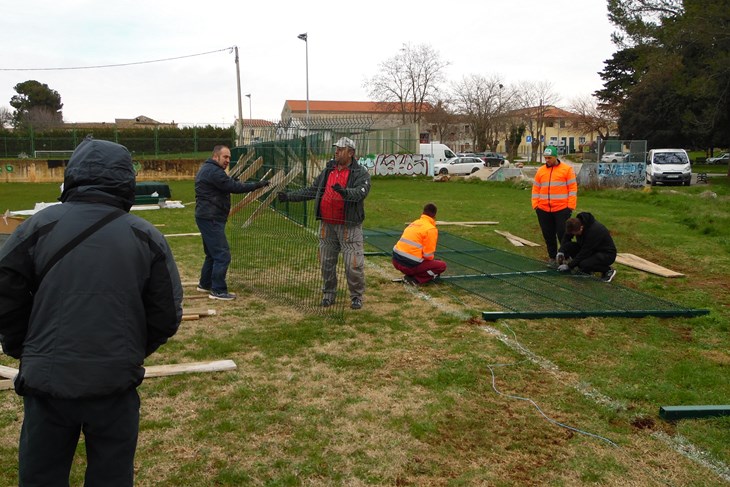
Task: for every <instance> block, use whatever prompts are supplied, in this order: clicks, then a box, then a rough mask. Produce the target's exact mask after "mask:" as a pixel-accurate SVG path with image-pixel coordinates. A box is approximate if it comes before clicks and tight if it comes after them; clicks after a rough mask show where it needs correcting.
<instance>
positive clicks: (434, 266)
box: [393, 259, 446, 284]
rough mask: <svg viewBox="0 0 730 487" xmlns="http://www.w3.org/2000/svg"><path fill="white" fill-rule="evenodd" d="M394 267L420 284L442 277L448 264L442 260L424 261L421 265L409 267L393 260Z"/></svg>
mask: <svg viewBox="0 0 730 487" xmlns="http://www.w3.org/2000/svg"><path fill="white" fill-rule="evenodd" d="M393 267H395V268H396V269H398V270H399V271H401V272H402V273H403V274H405V275H406V276H410V277H412V278H413V279H415V280H416V281H418V283H419V284H423V283H425V282H429V281H433V280H434V279H435V278H436V277H438V276H440V275H441V274H443V273H444V271H445V270H446V262H444V261H442V260H436V259H433V260H424V261H423V262H421V263H420V264H418V265H416V266H413V267H408V266H405V265H403V264H401V263H400V262H398V261H397V260H395V259H393Z"/></svg>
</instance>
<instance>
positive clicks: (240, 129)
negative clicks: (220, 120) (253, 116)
mask: <svg viewBox="0 0 730 487" xmlns="http://www.w3.org/2000/svg"><path fill="white" fill-rule="evenodd" d="M233 49H234V50H235V51H236V82H237V84H238V145H239V146H241V145H243V106H242V103H241V68H240V67H239V63H238V46H233Z"/></svg>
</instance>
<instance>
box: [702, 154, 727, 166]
mask: <svg viewBox="0 0 730 487" xmlns="http://www.w3.org/2000/svg"><path fill="white" fill-rule="evenodd" d="M728 162H730V152H725V153H724V154H720V155H719V156H717V157H708V158H707V160H706V161H705V164H727V163H728Z"/></svg>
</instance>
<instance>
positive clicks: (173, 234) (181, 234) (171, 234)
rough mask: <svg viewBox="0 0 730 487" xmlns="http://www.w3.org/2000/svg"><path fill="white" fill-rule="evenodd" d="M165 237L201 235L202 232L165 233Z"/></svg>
mask: <svg viewBox="0 0 730 487" xmlns="http://www.w3.org/2000/svg"><path fill="white" fill-rule="evenodd" d="M163 237H165V238H170V237H200V232H195V233H168V234H167V235H164V234H163Z"/></svg>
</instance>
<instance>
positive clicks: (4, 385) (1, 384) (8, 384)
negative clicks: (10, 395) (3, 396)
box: [0, 380, 13, 391]
mask: <svg viewBox="0 0 730 487" xmlns="http://www.w3.org/2000/svg"><path fill="white" fill-rule="evenodd" d="M12 388H13V381H11V380H0V391H5V390H7V389H12Z"/></svg>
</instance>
